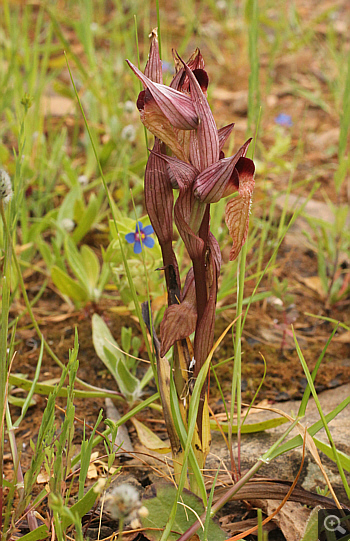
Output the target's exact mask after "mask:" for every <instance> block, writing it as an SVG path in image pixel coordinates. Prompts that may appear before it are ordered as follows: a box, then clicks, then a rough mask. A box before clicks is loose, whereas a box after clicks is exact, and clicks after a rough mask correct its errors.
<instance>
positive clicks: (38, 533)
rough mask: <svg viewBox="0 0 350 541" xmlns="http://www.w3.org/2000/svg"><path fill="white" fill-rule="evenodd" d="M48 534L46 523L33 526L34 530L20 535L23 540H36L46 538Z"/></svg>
mask: <svg viewBox="0 0 350 541" xmlns="http://www.w3.org/2000/svg"><path fill="white" fill-rule="evenodd" d="M48 536H49V530H48V529H47V526H46V524H42V525H41V526H39V527H38V528H35V530H33V531H31V532H29V533H27V534H26V535H23V536H22V537H21V541H22V539H23V540H24V541H37V540H38V539H47V538H48Z"/></svg>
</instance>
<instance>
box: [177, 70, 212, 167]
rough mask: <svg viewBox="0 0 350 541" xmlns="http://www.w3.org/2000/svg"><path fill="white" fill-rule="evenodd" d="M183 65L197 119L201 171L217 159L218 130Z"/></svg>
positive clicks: (192, 75) (195, 83)
mask: <svg viewBox="0 0 350 541" xmlns="http://www.w3.org/2000/svg"><path fill="white" fill-rule="evenodd" d="M180 60H181V59H180ZM183 65H184V68H185V71H186V75H187V76H188V78H189V82H190V91H191V100H192V103H193V106H194V108H195V111H196V113H197V116H198V119H199V123H198V128H197V137H198V146H199V153H200V162H201V167H200V170H201V171H203V170H204V169H206V168H207V167H208V166H209V165H211V164H213V163H215V162H217V161H218V159H219V136H218V130H217V127H216V124H215V120H214V117H213V113H212V112H211V109H210V107H209V103H208V100H207V98H206V97H205V95H204V94H203V91H202V89H201V87H200V85H199V83H198V81H197V79H196V77H195V75H194V74H193V72H192V71H191V70H190V68H189V67H188V66H187V65H186V64H185V63H184V62H183Z"/></svg>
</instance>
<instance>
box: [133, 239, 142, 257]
mask: <svg viewBox="0 0 350 541" xmlns="http://www.w3.org/2000/svg"><path fill="white" fill-rule="evenodd" d="M141 252H142V248H141V242H140V241H139V240H137V241H136V242H135V244H134V254H140V253H141Z"/></svg>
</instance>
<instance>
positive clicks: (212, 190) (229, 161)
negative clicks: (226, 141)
mask: <svg viewBox="0 0 350 541" xmlns="http://www.w3.org/2000/svg"><path fill="white" fill-rule="evenodd" d="M250 141H251V140H250V139H249V140H248V141H247V142H246V143H244V145H243V146H242V147H241V148H240V149H239V151H238V152H237V153H236V154H235V156H232V157H231V158H224V159H222V160H219V161H218V162H216V163H214V164H212V165H210V166H209V167H207V169H205V170H204V171H203V172H202V173H200V174H199V175H198V177H197V178H196V181H195V183H194V186H193V188H194V194H195V196H196V197H197V198H198V199H199V200H200V201H202V203H216V202H217V201H220V199H221V198H222V197H223V196H224V195H225V196H226V195H230V194H231V193H233V192H235V191H237V190H238V188H239V184H238V174H237V172H235V167H236V164H237V162H238V161H239V159H240V158H241V157H242V156H245V154H246V153H247V149H248V146H249V143H250ZM250 161H251V160H250Z"/></svg>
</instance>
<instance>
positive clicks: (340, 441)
mask: <svg viewBox="0 0 350 541" xmlns="http://www.w3.org/2000/svg"><path fill="white" fill-rule="evenodd" d="M349 395H350V384H346V385H342V386H341V387H338V388H335V389H330V390H327V391H323V392H322V393H320V394H319V395H318V397H319V400H320V403H321V407H322V411H323V413H324V414H325V415H326V414H327V413H329V412H331V411H332V410H333V409H334V408H335V407H336V406H338V405H339V404H340V403H341V402H342V401H343V400H344V399H346V398H348V397H349ZM275 406H276V408H277V409H279V410H282V411H284V412H285V413H287V414H289V415H291V416H292V417H295V416H296V414H297V412H298V410H299V406H300V401H296V400H289V401H286V402H283V403H278V404H276V405H275ZM271 407H274V406H271ZM276 416H277V414H276V413H274V412H271V411H266V410H260V411H259V410H255V411H254V413H252V414H250V415H249V416H248V418H247V421H246V422H247V423H249V424H250V423H257V422H261V421H265V420H267V419H272V418H275V417H276ZM349 418H350V416H349V405H348V406H347V407H346V408H345V409H343V411H342V412H340V413H339V414H338V415H337V417H336V418H335V419H333V420H332V421H331V422H330V423H329V425H328V426H329V429H330V431H331V434H332V437H333V440H334V443H335V445H336V448H337V450H338V451H342V452H343V453H345V454H347V455H349V456H350V422H349ZM319 419H320V416H319V413H318V410H317V407H316V404H315V402H314V400H313V399H312V397H311V398H310V399H309V403H308V406H307V409H306V415H305V417H304V418H303V419H301V421H300V422H301V424H302V425H303V426H304V427H310V426H311V425H312V424H314V423H315V422H317V421H318V420H319ZM287 427H288V424H284V425H281V426H279V427H276V428H272V429H269V430H266V431H264V432H257V433H254V434H243V435H242V439H241V469H242V470H247V469H249V468H251V467H252V466H253V465H254V464H255V462H256V461H257V459H258V458H259V457H261V456H262V455H263V454H264V453H265V452H266V451H267V450H268V449H269V448H270V447H271V446H272V445H273V444H274V443H275V442H276V441H277V440H278V439H279V438H280V437H281V435H282V434H283V433H284V432H285V431H286V429H287ZM298 434H299V432H298V430H297V429H293V431H292V432H291V433H290V434H289V435H288V436H287V438H286V440H285V441H288V440H290V439H291V438H293V437H294V436H297V435H298ZM316 438H317V439H318V440H320V441H322V442H324V443H327V444H328V438H327V435H326V433H325V430H324V429H322V430H320V431H319V432H318V433H317V435H316ZM234 441H235V443H234V455H235V458H236V457H237V439H236V440H234ZM319 454H320V457H321V460H322V463H323V465H324V468H325V470H326V472H327V474H328V477H329V479H330V481H331V483H332V486H333V488H334V490H335V492H336V494H337V496H338V497H339V499H340V500H341V501H343V502H344V503H347V497H346V493H345V490H344V487H343V485H342V482H341V479H340V476H339V472H338V468H337V466H336V464H335V462H333V461H332V460H330V459H329V458H328V457H326V456H325V455H324V454H323V453H322V452H319ZM301 460H302V447H301V446H300V447H298V448H296V449H293V450H292V451H289V452H288V453H287V454H284V455H281V456H279V457H277V458H275V459H274V460H272V461H271V462H270V463H269V464H266V465H264V466H263V467H262V468H261V469H260V471H259V475H260V474H261V475H264V476H267V477H270V478H271V477H273V478H278V479H283V480H289V481H293V480H294V478H295V476H296V475H297V473H298V470H299V468H300V464H301ZM219 461H220V462H221V463H224V464H225V465H226V466H227V467H228V468H229V467H230V460H229V454H228V451H227V448H226V446H225V443H224V441H223V439H222V436H221V435H220V433H218V432H212V446H211V452H210V455H209V457H208V463H207V467H208V468H215V467H216V468H217V467H218V465H219ZM345 474H346V475H347V478H348V482H349V481H350V475H349V472H345ZM299 484H301V485H302V487H303V488H305V489H307V490H311V491H313V492H314V491H316V487H320V488H322V489H323V488H325V486H326V485H325V480H324V477H323V475H322V473H321V471H320V469H319V467H318V466H317V465H316V463H315V461H314V459H313V457H312V455H311V453H310V452H309V451H308V450H307V451H306V456H305V462H304V466H303V471H302V473H301V476H300V478H299Z"/></svg>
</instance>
